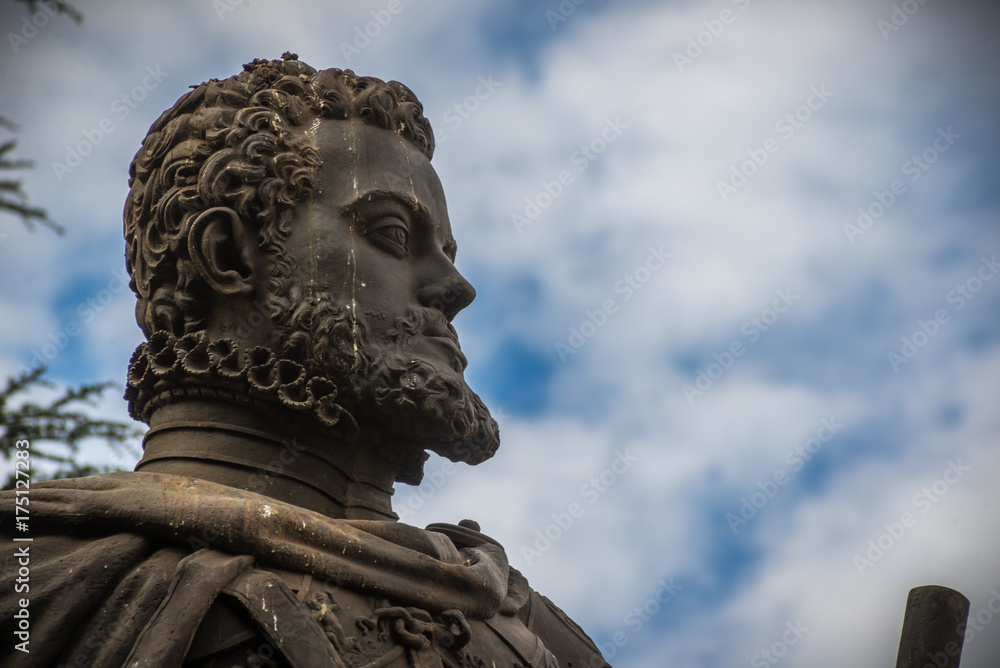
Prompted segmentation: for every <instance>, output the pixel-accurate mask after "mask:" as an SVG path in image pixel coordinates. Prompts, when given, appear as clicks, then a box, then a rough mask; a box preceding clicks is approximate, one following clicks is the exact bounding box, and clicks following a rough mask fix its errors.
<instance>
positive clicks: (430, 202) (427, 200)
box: [305, 118, 451, 239]
mask: <svg viewBox="0 0 1000 668" xmlns="http://www.w3.org/2000/svg"><path fill="white" fill-rule="evenodd" d="M305 132H306V134H307V135H308V136H310V138H311V140H312V142H313V143H314V145H315V146H316V149H317V150H318V151H319V157H320V160H321V161H322V164H321V165H320V167H319V169H318V170H317V174H316V194H315V198H316V200H317V202H324V201H325V202H329V203H331V204H333V205H335V206H346V205H348V204H350V203H352V202H353V201H355V200H356V199H358V198H360V197H361V196H363V195H365V194H366V193H371V192H373V191H383V192H393V193H397V194H399V195H400V196H402V197H405V198H407V199H411V200H413V201H415V202H416V203H418V204H419V205H421V206H422V207H424V208H426V209H427V210H428V211H429V213H430V214H431V216H432V217H433V220H434V222H435V224H436V225H437V226H438V227H439V233H441V235H442V237H443V238H446V239H447V238H450V237H451V224H450V221H449V219H448V208H447V203H446V201H445V196H444V189H443V188H442V186H441V181H440V179H439V178H438V176H437V172H435V171H434V168H433V167H432V166H431V163H430V160H428V159H427V156H425V155H424V154H423V153H421V151H420V149H418V148H417V147H416V146H414V145H413V144H412V143H410V142H409V141H408V140H406V139H404V138H403V137H402V136H400V135H398V134H396V133H395V132H392V131H390V130H384V129H382V128H377V127H374V126H371V125H368V124H366V123H364V122H363V121H361V120H360V119H356V118H352V119H349V120H330V119H322V120H320V119H317V120H315V121H313V122H312V124H311V125H310V126H309V127H307V129H306V130H305Z"/></svg>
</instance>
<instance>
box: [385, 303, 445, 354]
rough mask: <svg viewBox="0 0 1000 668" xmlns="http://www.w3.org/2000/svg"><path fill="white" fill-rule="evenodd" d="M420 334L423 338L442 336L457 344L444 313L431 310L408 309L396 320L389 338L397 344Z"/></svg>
mask: <svg viewBox="0 0 1000 668" xmlns="http://www.w3.org/2000/svg"><path fill="white" fill-rule="evenodd" d="M418 334H422V335H425V336H443V337H446V338H449V339H451V340H452V341H454V342H455V344H456V345H457V344H458V335H457V333H456V332H455V328H454V327H452V325H451V323H450V322H448V318H447V317H446V316H445V314H444V313H442V312H441V311H438V310H437V309H432V308H416V307H410V308H409V309H407V311H406V315H404V316H402V317H400V318H397V319H396V322H395V328H394V329H393V330H391V331H390V332H389V338H390V339H392V340H393V341H396V342H399V343H405V342H406V341H407V340H409V339H410V338H412V337H414V336H417V335H418Z"/></svg>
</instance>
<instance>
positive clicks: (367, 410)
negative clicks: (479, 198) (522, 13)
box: [0, 54, 607, 668]
mask: <svg viewBox="0 0 1000 668" xmlns="http://www.w3.org/2000/svg"><path fill="white" fill-rule="evenodd" d="M244 69H245V71H244V72H242V73H241V74H239V75H237V76H233V77H230V78H228V79H226V80H223V81H217V80H212V81H208V82H206V83H203V84H201V85H200V86H197V87H195V88H194V89H193V90H192V91H191V92H189V93H187V94H186V95H184V96H183V97H182V98H181V99H180V100H178V102H177V103H176V104H175V105H174V107H173V108H172V109H170V110H168V111H167V112H165V113H164V114H163V115H162V116H161V117H160V118H159V119H158V120H157V121H156V122H155V123H154V124H153V126H152V127H151V128H150V131H149V134H148V135H147V136H146V138H145V140H144V141H143V144H142V148H141V149H140V150H139V152H138V153H137V155H136V157H135V160H134V161H133V163H132V167H131V171H130V188H131V190H130V192H129V195H128V200H127V202H126V204H125V213H124V218H125V239H126V243H127V264H128V268H129V271H130V272H131V275H132V277H133V282H132V288H133V290H134V291H135V292H136V295H137V297H138V303H137V306H136V319H137V321H138V323H139V326H140V327H141V328H142V329H143V331H144V333H145V334H146V337H147V339H148V340H147V342H146V343H144V344H143V345H141V346H140V347H139V349H138V350H136V352H135V354H134V355H133V357H132V361H131V363H130V365H129V370H128V380H127V389H126V395H125V396H126V399H127V400H128V402H129V409H130V411H131V413H132V415H133V416H134V417H136V418H137V419H140V420H143V421H145V422H147V423H148V424H149V426H150V429H149V431H148V432H147V434H146V437H145V439H144V442H143V444H144V456H143V458H142V460H141V461H140V462H139V464H138V465H137V466H136V471H135V472H130V473H114V474H105V475H98V476H92V477H89V478H81V479H76V480H61V481H52V482H49V483H45V484H36V485H34V486H33V487H32V496H31V503H32V505H31V512H32V531H33V532H34V533H33V536H34V541H33V542H32V543H31V547H30V550H31V563H32V578H31V592H30V598H31V605H30V611H31V628H32V638H33V641H34V642H32V645H31V653H30V654H23V653H19V652H13V651H12V650H11V649H10V643H7V644H5V645H4V647H3V649H2V650H0V651H3V652H10V654H8V655H6V656H3V657H0V663H2V664H3V665H4V666H8V665H10V666H60V665H62V666H73V667H75V668H81V667H83V666H122V665H127V666H164V667H166V666H191V667H203V668H209V667H211V668H231V667H236V666H248V667H249V666H255V667H257V666H269V667H274V666H294V667H296V668H314V667H317V666H345V667H346V666H371V667H374V666H383V667H392V666H435V667H437V666H441V667H444V666H449V667H451V666H463V667H485V666H491V667H492V666H497V667H501V666H503V667H514V666H520V667H525V666H545V667H546V668H552V667H556V666H559V667H562V668H569V667H571V666H572V667H573V668H583V667H595V668H600V667H601V666H606V665H607V664H606V663H605V662H604V660H603V658H602V657H601V656H600V653H599V651H598V650H597V648H596V647H595V646H594V644H593V643H592V642H591V641H590V639H589V638H587V636H586V635H585V634H584V633H583V631H582V630H580V628H579V627H578V626H577V625H575V624H574V623H573V622H572V621H571V620H570V619H569V618H568V617H567V616H566V615H565V614H564V613H563V612H562V611H560V610H559V609H558V608H557V607H556V606H554V605H553V604H552V603H551V602H550V601H548V599H546V598H544V597H543V596H541V595H539V594H538V593H537V592H535V591H533V590H532V589H531V588H530V587H529V586H528V584H527V582H526V581H525V579H524V577H523V576H522V575H521V574H520V573H518V572H517V571H516V570H514V569H512V568H510V566H509V565H508V563H507V558H506V555H505V553H504V550H503V548H502V547H501V546H500V545H499V544H498V543H497V542H496V541H494V540H493V539H491V538H489V537H488V536H485V535H483V534H482V533H480V531H479V526H478V524H476V523H475V522H473V521H469V520H466V521H463V522H461V523H460V525H446V524H435V525H431V526H430V527H428V529H418V528H415V527H411V526H407V525H404V524H401V523H399V522H397V521H396V520H397V517H396V515H395V514H394V513H393V511H392V507H391V503H390V499H391V494H392V485H393V483H394V482H396V481H401V482H406V483H410V484H417V483H419V482H420V480H421V477H422V475H423V464H424V461H425V460H426V459H427V456H428V455H427V451H431V452H436V453H439V454H441V455H443V456H445V457H448V458H449V459H451V460H453V461H464V462H467V463H469V464H477V463H479V462H482V461H484V460H485V459H488V458H489V457H491V456H492V455H493V453H494V452H495V451H496V448H497V446H498V444H499V433H498V429H497V425H496V422H495V421H494V420H493V419H492V418H491V417H490V414H489V411H488V409H487V408H486V406H485V405H484V404H483V402H482V401H480V399H479V397H477V396H476V395H475V393H473V392H472V390H471V389H470V388H469V387H468V385H467V384H466V382H465V380H464V376H463V372H464V370H465V366H466V359H465V356H464V355H463V354H462V352H461V349H460V348H459V344H458V339H457V336H456V333H455V330H454V328H453V327H452V325H451V321H452V319H453V318H454V317H455V315H456V314H458V313H459V312H460V311H461V310H462V309H463V308H465V307H466V306H468V304H469V303H471V302H472V300H473V298H474V297H475V290H474V289H473V288H472V286H471V285H470V284H469V283H468V281H466V280H465V278H464V277H463V276H462V275H461V274H460V273H459V272H458V271H457V270H456V268H455V265H454V259H455V252H456V243H455V240H454V238H453V236H452V231H451V225H450V222H449V220H448V211H447V207H446V204H445V198H444V192H443V190H442V187H441V184H440V182H439V180H438V177H437V175H436V174H435V172H434V169H433V168H432V167H431V164H430V159H431V157H432V155H433V152H434V135H433V133H432V131H431V128H430V125H429V123H428V122H427V120H426V119H425V118H424V116H423V113H422V111H423V110H422V106H421V104H420V102H419V101H417V99H416V97H415V96H414V95H413V93H412V92H411V91H410V90H409V89H408V88H406V87H405V86H403V85H402V84H400V83H398V82H388V83H385V82H383V81H380V80H378V79H374V78H368V77H358V76H355V75H354V73H353V72H350V71H341V70H336V69H331V70H324V71H316V70H314V69H313V68H311V67H309V66H308V65H306V64H304V63H302V62H300V61H299V60H298V59H297V57H296V56H294V55H292V54H285V56H284V57H283V59H282V60H277V61H264V60H256V61H254V62H253V63H250V64H248V65H246V66H245V68H244ZM0 504H2V505H0V514H2V515H3V517H2V518H0V522H2V529H3V530H4V531H10V527H11V526H13V524H14V522H13V519H12V517H11V516H12V515H13V514H14V502H13V498H12V496H10V495H9V494H5V495H3V497H2V500H0ZM14 577H16V572H12V573H6V572H5V573H3V582H2V583H0V592H2V594H0V596H2V600H0V620H2V621H0V626H2V628H0V631H2V633H3V634H5V635H6V636H7V637H11V631H12V623H14V622H13V621H12V620H13V613H14V612H15V611H16V610H17V609H18V602H17V600H16V594H14V592H15V587H14V582H13V578H14Z"/></svg>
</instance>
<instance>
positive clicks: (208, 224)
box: [188, 206, 259, 295]
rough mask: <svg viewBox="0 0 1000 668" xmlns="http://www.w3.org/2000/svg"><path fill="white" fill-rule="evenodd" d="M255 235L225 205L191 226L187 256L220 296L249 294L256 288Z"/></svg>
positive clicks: (202, 214)
mask: <svg viewBox="0 0 1000 668" xmlns="http://www.w3.org/2000/svg"><path fill="white" fill-rule="evenodd" d="M258 253H259V249H258V247H257V239H256V235H254V234H252V233H251V231H250V230H249V229H247V225H246V224H245V223H244V222H243V219H242V218H240V216H239V214H237V213H236V212H235V211H233V210H232V209H230V208H229V207H225V206H216V207H213V208H211V209H208V210H207V211H204V212H202V213H201V214H200V215H199V216H198V217H197V218H195V220H194V222H193V223H191V231H190V233H189V234H188V254H189V255H190V256H191V262H192V263H194V266H195V268H197V270H198V273H199V274H201V277H202V278H203V279H204V280H205V282H206V283H208V285H209V286H211V288H212V289H213V290H215V291H216V292H218V293H219V294H223V295H235V294H250V293H251V292H253V289H254V287H255V282H256V281H255V278H256V276H255V269H254V268H255V262H254V259H255V257H256V255H257V254H258Z"/></svg>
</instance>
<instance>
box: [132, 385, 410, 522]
mask: <svg viewBox="0 0 1000 668" xmlns="http://www.w3.org/2000/svg"><path fill="white" fill-rule="evenodd" d="M149 425H150V428H149V431H148V432H146V436H145V438H144V439H143V449H144V454H143V457H142V459H141V460H140V461H139V463H138V464H137V465H136V467H135V470H136V471H140V470H141V471H145V472H152V473H166V474H173V475H183V476H188V477H193V478H200V479H202V480H209V481H211V482H216V483H220V484H223V485H228V486H230V487H237V488H239V489H245V490H249V491H252V492H258V493H260V494H263V495H265V496H269V497H271V498H274V499H277V500H279V501H285V502H288V503H291V504H294V505H296V506H299V507H302V508H307V509H309V510H315V511H317V512H320V513H323V514H324V515H327V516H329V517H333V518H337V519H373V520H395V519H397V516H396V514H395V513H393V512H392V503H391V497H392V493H393V488H392V484H393V481H394V480H395V476H396V466H395V465H394V464H393V463H392V462H391V461H390V460H389V459H387V458H386V457H385V456H384V455H383V454H381V453H380V451H379V448H378V447H376V445H375V444H374V443H366V442H365V440H364V438H359V439H358V441H357V442H351V443H345V442H341V441H337V440H336V438H335V437H332V436H329V435H328V434H326V433H324V432H322V431H321V430H320V429H318V428H316V427H314V426H313V425H311V424H310V421H309V419H308V417H307V416H305V415H288V414H287V413H279V412H278V410H277V409H276V410H275V411H273V412H272V411H267V410H262V409H261V408H260V407H258V406H255V407H248V406H237V405H233V404H228V403H221V402H211V401H184V402H181V403H176V404H169V405H167V406H164V407H162V408H160V409H158V410H157V411H156V412H154V413H153V415H152V416H151V418H150V421H149Z"/></svg>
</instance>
